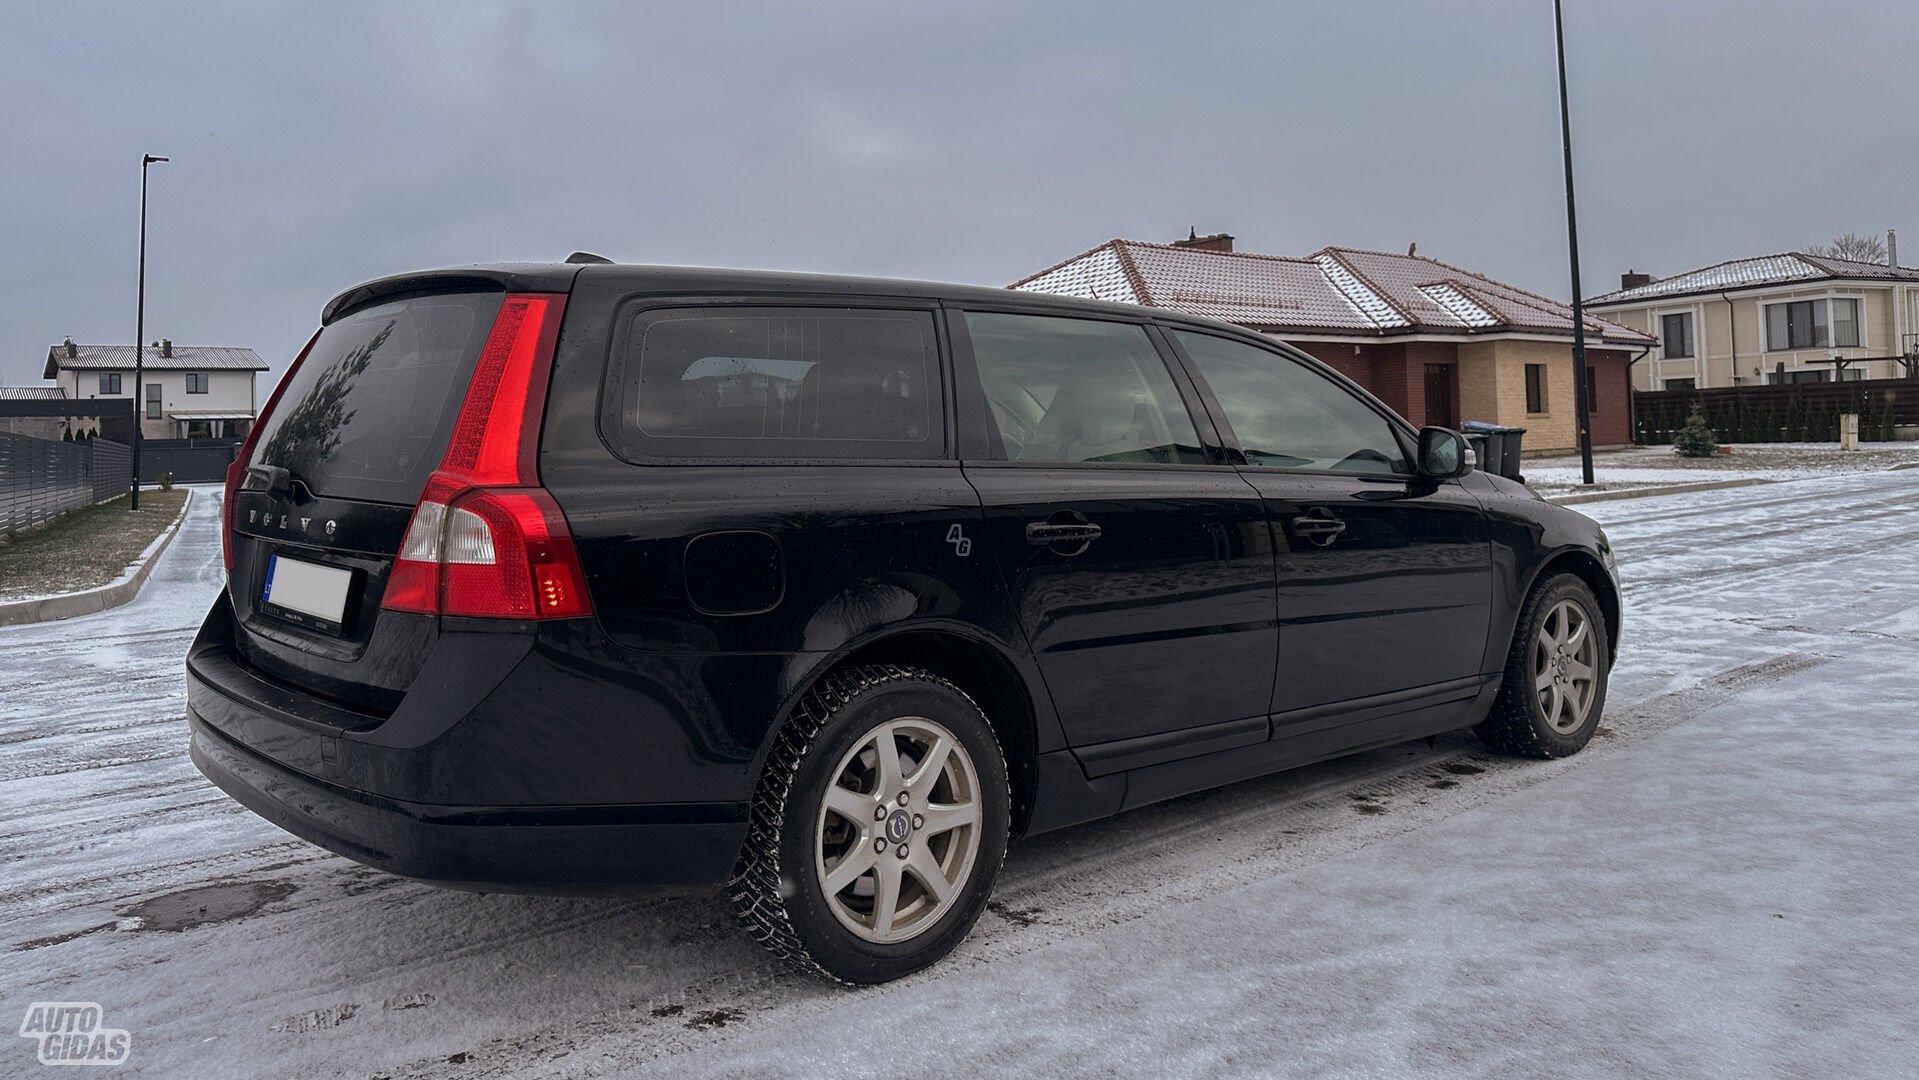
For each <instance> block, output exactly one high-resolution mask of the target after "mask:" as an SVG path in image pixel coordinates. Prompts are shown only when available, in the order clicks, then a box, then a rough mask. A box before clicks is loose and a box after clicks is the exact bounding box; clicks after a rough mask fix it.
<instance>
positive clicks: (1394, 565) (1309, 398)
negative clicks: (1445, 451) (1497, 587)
mask: <svg viewBox="0 0 1919 1080" xmlns="http://www.w3.org/2000/svg"><path fill="white" fill-rule="evenodd" d="M1168 337H1169V339H1170V340H1171V341H1172V342H1173V343H1174V344H1175V345H1176V346H1177V348H1178V351H1179V354H1180V356H1181V359H1182V360H1183V361H1184V362H1185V363H1186V364H1188V365H1189V366H1190V369H1191V371H1192V372H1193V374H1194V375H1195V377H1196V382H1197V383H1198V385H1199V388H1200V391H1201V393H1202V394H1203V395H1205V396H1206V398H1207V399H1208V402H1209V404H1210V405H1212V406H1213V407H1214V410H1215V412H1216V413H1217V415H1218V416H1219V420H1220V435H1221V437H1222V439H1224V440H1225V441H1227V443H1228V444H1229V446H1230V447H1231V448H1232V449H1235V450H1237V451H1238V453H1239V454H1240V455H1242V456H1243V458H1244V462H1245V463H1244V465H1242V466H1241V471H1242V473H1243V475H1245V476H1246V478H1247V479H1248V480H1249V481H1250V482H1251V483H1252V484H1253V486H1254V487H1255V488H1257V489H1258V490H1259V493H1260V496H1261V497H1262V498H1263V499H1264V501H1265V507H1266V513H1267V517H1268V520H1269V521H1270V522H1271V524H1272V529H1273V534H1274V537H1275V544H1276V545H1277V548H1278V553H1277V557H1276V561H1277V593H1278V603H1279V663H1278V668H1277V671H1276V680H1275V683H1274V689H1273V712H1274V723H1275V729H1274V737H1275V738H1285V737H1287V736H1288V734H1289V731H1288V729H1289V727H1290V726H1292V725H1303V726H1313V727H1316V726H1321V725H1324V724H1327V723H1329V722H1332V721H1333V720H1334V719H1336V718H1337V716H1338V715H1340V714H1341V713H1342V712H1345V713H1350V712H1352V711H1355V710H1361V709H1365V710H1367V711H1368V712H1369V714H1371V715H1378V714H1379V713H1381V712H1382V711H1384V712H1390V711H1393V710H1394V709H1395V708H1396V707H1398V706H1404V707H1406V708H1408V709H1410V708H1414V707H1419V706H1425V705H1431V704H1434V703H1435V702H1440V701H1446V700H1452V699H1453V698H1456V697H1471V696H1472V695H1473V694H1475V693H1477V692H1478V690H1479V688H1480V686H1481V684H1482V683H1483V681H1484V680H1483V678H1482V677H1481V676H1482V673H1481V670H1480V669H1481V667H1482V666H1483V662H1484V656H1485V651H1486V632H1487V626H1488V620H1489V609H1490V604H1491V586H1492V563H1491V548H1490V545H1489V543H1488V534H1487V526H1486V521H1485V516H1484V513H1483V511H1482V510H1481V508H1480V505H1479V502H1478V501H1477V500H1476V499H1474V498H1473V497H1472V496H1471V495H1470V494H1469V493H1468V492H1466V491H1465V490H1464V489H1463V488H1462V487H1461V486H1460V485H1459V484H1458V482H1457V481H1439V482H1435V481H1424V480H1420V479H1418V478H1417V477H1415V476H1414V475H1413V474H1414V470H1413V468H1412V465H1411V463H1410V461H1409V455H1408V447H1407V446H1406V445H1405V444H1406V442H1407V440H1405V439H1402V438H1401V432H1400V431H1398V430H1397V429H1398V425H1397V424H1396V423H1395V422H1394V421H1393V420H1392V419H1390V418H1389V417H1388V415H1387V414H1386V413H1385V412H1384V411H1383V407H1381V406H1378V405H1377V404H1376V403H1373V402H1371V401H1368V400H1367V399H1365V398H1364V397H1362V396H1361V395H1360V394H1359V393H1357V392H1355V391H1354V390H1353V389H1351V388H1350V387H1348V386H1347V385H1346V384H1345V383H1343V382H1342V381H1340V380H1338V379H1335V378H1333V377H1332V376H1330V375H1328V374H1326V373H1324V372H1323V371H1321V370H1319V369H1318V368H1317V367H1316V366H1314V365H1312V364H1310V363H1308V362H1306V361H1303V360H1300V359H1298V358H1295V357H1293V356H1290V355H1288V354H1286V353H1285V352H1282V351H1280V350H1278V349H1269V348H1265V347H1262V346H1260V345H1256V344H1254V343H1251V342H1248V341H1245V340H1242V339H1238V338H1232V337H1227V336H1223V335H1218V334H1212V333H1207V332H1203V331H1199V330H1189V329H1173V330H1170V331H1169V333H1168ZM1448 695H1451V697H1449V696H1448ZM1338 704H1344V705H1346V706H1349V708H1347V709H1340V708H1330V709H1329V708H1324V707H1325V706H1330V705H1338Z"/></svg>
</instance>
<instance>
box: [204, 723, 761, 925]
mask: <svg viewBox="0 0 1919 1080" xmlns="http://www.w3.org/2000/svg"><path fill="white" fill-rule="evenodd" d="M187 726H188V727H189V728H190V729H191V731H192V736H193V742H192V755H193V763H194V765H195V766H197V767H198V768H199V770H200V771H201V772H202V773H203V774H205V775H206V777H207V779H209V780H211V781H213V782H214V783H215V784H216V785H218V786H219V788H220V790H222V791H224V792H226V793H227V794H228V795H231V796H233V798H234V799H236V800H238V801H239V802H240V803H241V804H242V805H244V806H246V808H247V809H249V810H252V811H253V812H254V813H256V814H259V815H260V816H261V817H263V818H266V819H267V820H268V821H271V822H273V823H274V824H275V825H278V826H279V827H280V828H282V829H285V830H286V831H288V832H290V833H292V834H293V835H295V836H298V837H300V838H301V839H303V840H307V841H309V842H311V843H314V844H318V845H319V846H321V847H323V848H326V849H327V850H329V851H332V852H335V853H337V854H340V855H344V856H346V857H347V858H349V859H352V860H354V861H356V862H361V863H365V864H366V865H368V866H371V867H374V868H376V869H379V870H384V871H387V872H388V873H392V874H399V875H402V876H405V877H411V878H420V879H422V880H425V881H432V882H435V883H438V884H442V885H450V886H455V887H460V888H468V889H480V890H485V891H498V892H533V893H563V894H569V895H590V894H601V893H629V892H653V891H666V892H700V891H705V890H711V889H715V888H718V887H719V886H720V885H722V884H724V883H725V881H726V879H727V877H728V875H729V874H730V873H731V872H732V869H733V863H734V860H735V857H736V855H737V853H738V852H739V847H740V842H741V840H742V839H744V837H745V835H746V825H745V823H744V822H732V821H699V820H672V818H674V817H675V816H680V815H684V814H685V812H686V811H687V810H688V809H690V808H686V807H647V806H629V807H600V806H595V807H563V808H544V807H543V808H524V807H510V808H489V807H452V806H420V805H417V804H411V803H403V802H397V801H394V800H391V799H385V798H381V797H379V796H377V795H369V794H367V793H366V792H361V791H353V790H351V789H348V788H343V787H339V786H337V785H334V784H329V783H326V782H325V781H322V780H317V779H315V778H313V777H310V776H305V775H302V774H300V773H297V772H294V771H293V770H291V769H288V768H285V767H283V766H280V765H278V764H276V763H274V762H272V761H269V760H268V759H266V758H264V757H261V756H260V755H258V754H255V753H253V752H252V751H250V750H248V749H246V748H245V747H243V746H241V745H240V744H238V743H236V742H234V741H233V740H232V739H229V738H228V737H226V736H225V735H222V734H220V732H219V731H217V730H215V729H214V728H213V727H211V726H210V725H208V724H207V723H205V722H204V721H202V720H201V719H200V718H199V717H197V716H194V715H193V714H192V713H191V712H189V713H188V715H187ZM676 812H677V813H676Z"/></svg>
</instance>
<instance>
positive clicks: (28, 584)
mask: <svg viewBox="0 0 1919 1080" xmlns="http://www.w3.org/2000/svg"><path fill="white" fill-rule="evenodd" d="M186 501H187V493H186V492H185V491H181V490H174V491H142V492H141V493H140V509H139V510H138V511H129V510H128V509H127V497H126V496H124V495H122V496H121V497H119V498H117V499H115V500H113V501H112V502H106V503H101V504H100V505H98V506H89V507H87V508H86V509H85V510H75V511H73V512H71V513H68V514H62V515H61V516H60V517H57V518H55V519H54V520H53V521H52V522H50V523H48V524H46V525H43V526H41V527H40V528H37V529H29V530H27V531H25V532H19V533H15V534H13V535H12V536H0V601H5V600H18V599H20V598H22V597H26V596H44V595H47V594H49V593H62V592H76V591H78V590H80V589H91V588H94V587H95V586H98V585H105V584H107V583H108V582H110V581H112V580H113V579H114V578H117V577H119V576H120V572H121V571H123V570H125V569H126V568H127V564H128V563H130V562H132V561H133V560H134V559H136V558H138V557H139V555H140V553H141V552H142V551H145V550H146V547H147V545H148V544H151V543H152V542H153V538H154V537H156V536H159V535H160V533H161V531H162V530H164V529H165V528H166V527H167V526H168V525H169V524H171V523H172V521H173V519H174V517H175V516H176V515H178V514H179V513H180V507H181V506H182V505H184V504H185V503H186Z"/></svg>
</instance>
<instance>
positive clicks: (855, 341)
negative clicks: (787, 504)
mask: <svg viewBox="0 0 1919 1080" xmlns="http://www.w3.org/2000/svg"><path fill="white" fill-rule="evenodd" d="M939 370H940V369H939V346H938V341H937V339H936V338H935V336H934V331H933V317H932V315H931V313H929V312H925V311H906V310H885V309H859V308H770V307H768V308H742V307H729V308H665V309H653V310H646V311H641V312H639V313H638V314H637V315H636V316H635V317H634V318H633V320H632V322H631V323H630V324H629V326H628V328H627V333H626V335H625V345H624V348H623V349H622V350H621V357H620V363H619V376H618V377H619V381H620V393H621V397H620V403H621V404H620V424H619V427H620V433H621V437H622V442H623V443H624V445H625V447H626V448H627V449H629V450H632V451H637V452H638V453H639V454H641V455H646V456H657V457H779V458H863V459H901V458H937V457H942V456H944V454H945V442H944V437H943V436H944V432H943V430H942V424H941V416H942V410H941V407H940V394H941V390H940V374H939Z"/></svg>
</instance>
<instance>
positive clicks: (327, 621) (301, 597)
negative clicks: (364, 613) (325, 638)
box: [260, 555, 353, 634]
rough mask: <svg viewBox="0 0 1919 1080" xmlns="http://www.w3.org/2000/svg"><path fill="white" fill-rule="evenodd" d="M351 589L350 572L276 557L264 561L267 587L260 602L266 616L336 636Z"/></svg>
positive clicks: (351, 575) (351, 576)
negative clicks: (273, 616) (271, 615)
mask: <svg viewBox="0 0 1919 1080" xmlns="http://www.w3.org/2000/svg"><path fill="white" fill-rule="evenodd" d="M352 586H353V571H351V570H341V569H339V568H338V567H333V566H319V565H316V564H314V563H310V562H301V561H300V560H299V559H289V558H286V557H284V556H281V555H275V556H273V557H272V558H270V559H268V560H267V583H266V588H264V589H262V590H261V591H260V600H261V602H262V604H263V605H264V606H265V607H266V609H267V610H268V611H269V612H271V613H272V614H274V615H276V616H278V617H280V618H282V619H285V620H287V621H288V622H292V623H298V624H300V625H301V626H311V627H313V628H315V629H317V630H324V631H326V632H327V633H329V634H337V633H339V632H340V631H341V628H342V625H343V624H344V623H345V621H346V602H347V594H348V592H349V591H350V590H351V588H352Z"/></svg>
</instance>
